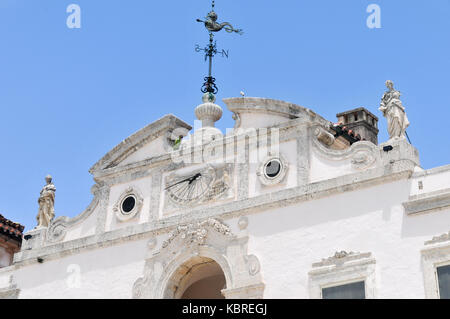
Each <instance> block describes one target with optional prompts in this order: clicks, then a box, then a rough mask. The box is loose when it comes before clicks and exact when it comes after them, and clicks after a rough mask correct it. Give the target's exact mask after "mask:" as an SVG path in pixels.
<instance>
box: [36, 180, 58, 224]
mask: <svg viewBox="0 0 450 319" xmlns="http://www.w3.org/2000/svg"><path fill="white" fill-rule="evenodd" d="M45 181H46V182H47V185H45V186H44V187H43V188H42V190H41V193H40V196H39V199H38V203H39V212H38V215H37V217H36V219H37V222H38V225H37V228H39V227H48V226H49V225H50V222H51V221H52V220H53V218H54V217H55V208H54V207H55V192H56V187H55V185H53V183H52V177H51V176H50V175H47V176H46V177H45Z"/></svg>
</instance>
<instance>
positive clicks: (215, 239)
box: [133, 218, 264, 298]
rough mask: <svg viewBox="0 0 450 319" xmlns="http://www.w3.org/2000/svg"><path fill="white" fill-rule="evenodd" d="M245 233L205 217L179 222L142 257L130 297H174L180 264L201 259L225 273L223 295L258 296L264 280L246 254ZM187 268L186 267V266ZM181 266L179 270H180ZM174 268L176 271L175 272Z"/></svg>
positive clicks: (253, 257) (254, 263)
mask: <svg viewBox="0 0 450 319" xmlns="http://www.w3.org/2000/svg"><path fill="white" fill-rule="evenodd" d="M247 243H248V236H236V235H234V234H232V233H231V230H230V228H229V227H228V226H227V225H225V224H223V223H222V222H221V221H219V220H217V219H213V218H209V219H207V220H205V221H201V222H197V223H194V224H188V225H184V226H179V227H177V229H176V230H175V231H174V232H173V233H172V234H171V236H170V237H169V238H168V239H167V240H166V241H165V242H164V243H163V244H162V248H161V249H160V250H159V251H158V252H157V253H154V254H151V256H150V258H148V259H147V260H146V263H145V267H144V276H143V277H141V278H139V279H138V280H137V281H136V282H135V284H134V286H133V297H134V298H174V297H177V296H179V292H178V295H177V292H176V290H177V288H175V286H176V285H178V284H180V279H182V276H183V271H186V269H184V270H183V266H186V265H190V264H189V262H193V263H194V264H195V263H197V264H198V262H200V261H201V260H202V258H203V259H205V260H206V259H207V260H212V261H214V262H216V263H217V264H218V266H220V268H221V270H222V271H223V274H224V276H225V282H226V289H224V290H222V294H223V295H224V296H225V297H226V298H262V297H263V292H264V284H263V283H262V278H261V274H260V265H259V261H258V258H257V257H256V256H254V255H247ZM188 268H189V267H188ZM180 269H181V270H180ZM177 272H179V273H178V274H177Z"/></svg>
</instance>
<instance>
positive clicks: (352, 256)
mask: <svg viewBox="0 0 450 319" xmlns="http://www.w3.org/2000/svg"><path fill="white" fill-rule="evenodd" d="M371 255H372V254H371V253H359V252H357V253H354V252H352V251H351V252H346V251H345V250H342V251H337V252H336V253H335V254H334V255H333V256H331V257H328V258H324V259H322V261H320V262H317V263H314V264H313V267H323V266H329V265H336V264H342V263H344V262H347V261H350V260H356V259H362V258H369V257H370V256H371Z"/></svg>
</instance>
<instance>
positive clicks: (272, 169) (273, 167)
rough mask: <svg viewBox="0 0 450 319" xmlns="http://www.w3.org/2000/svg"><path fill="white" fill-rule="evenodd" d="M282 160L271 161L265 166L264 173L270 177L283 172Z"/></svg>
mask: <svg viewBox="0 0 450 319" xmlns="http://www.w3.org/2000/svg"><path fill="white" fill-rule="evenodd" d="M281 165H282V164H281V162H280V161H279V160H278V159H273V160H271V161H269V162H268V163H267V164H266V165H265V167H264V173H265V174H266V176H267V177H268V178H275V177H277V176H278V175H279V174H280V172H281Z"/></svg>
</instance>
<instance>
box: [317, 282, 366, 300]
mask: <svg viewBox="0 0 450 319" xmlns="http://www.w3.org/2000/svg"><path fill="white" fill-rule="evenodd" d="M322 298H323V299H365V298H366V293H365V284H364V281H359V282H355V283H351V284H347V285H341V286H335V287H329V288H323V289H322Z"/></svg>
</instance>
